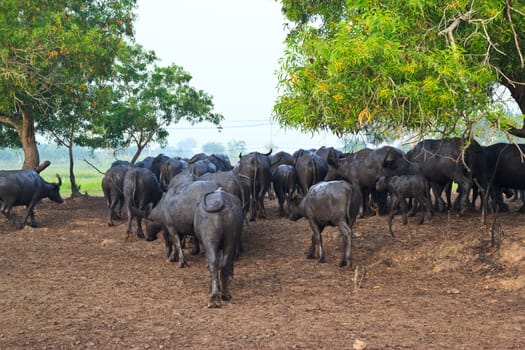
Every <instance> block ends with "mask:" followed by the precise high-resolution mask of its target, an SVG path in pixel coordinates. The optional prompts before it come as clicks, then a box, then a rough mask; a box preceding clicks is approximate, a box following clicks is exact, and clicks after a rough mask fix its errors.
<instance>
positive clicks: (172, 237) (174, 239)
mask: <svg viewBox="0 0 525 350" xmlns="http://www.w3.org/2000/svg"><path fill="white" fill-rule="evenodd" d="M168 235H169V237H170V241H171V242H173V245H174V249H175V250H176V252H173V253H172V254H177V255H178V261H179V267H186V266H188V264H187V263H186V259H185V258H184V252H183V251H182V247H181V244H180V236H179V234H178V232H176V231H175V229H173V228H172V227H168Z"/></svg>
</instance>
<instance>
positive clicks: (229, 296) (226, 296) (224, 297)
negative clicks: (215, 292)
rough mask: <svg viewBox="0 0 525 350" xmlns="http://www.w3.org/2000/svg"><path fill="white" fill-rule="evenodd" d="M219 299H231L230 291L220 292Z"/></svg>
mask: <svg viewBox="0 0 525 350" xmlns="http://www.w3.org/2000/svg"><path fill="white" fill-rule="evenodd" d="M221 299H222V300H224V301H228V300H231V299H232V296H231V295H230V293H226V294H222V295H221Z"/></svg>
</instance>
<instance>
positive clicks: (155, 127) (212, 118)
mask: <svg viewBox="0 0 525 350" xmlns="http://www.w3.org/2000/svg"><path fill="white" fill-rule="evenodd" d="M157 62H158V58H157V57H156V55H155V52H153V51H147V50H145V49H144V48H143V47H142V46H140V45H139V44H137V43H130V44H128V45H125V46H123V47H122V48H121V50H120V51H119V53H118V59H117V61H116V62H115V66H114V69H115V70H114V74H113V75H112V77H111V79H109V80H108V81H107V82H106V84H105V89H107V93H108V94H109V95H110V96H111V97H110V98H109V99H107V98H106V102H109V104H107V106H106V109H105V111H104V112H103V113H100V115H99V117H98V118H95V119H94V121H93V126H92V135H91V137H92V138H93V140H94V142H95V143H94V145H95V146H108V147H128V146H129V145H131V144H133V145H135V146H136V147H137V153H136V154H135V155H134V157H133V158H132V160H131V162H132V163H134V162H135V161H136V160H137V159H138V157H139V155H140V153H141V152H142V150H143V149H144V148H145V147H146V146H147V145H148V144H149V143H151V142H156V143H158V144H160V145H164V146H165V145H166V144H167V138H168V136H169V133H168V130H167V127H168V126H169V125H170V124H174V123H177V122H179V121H180V120H181V119H184V120H187V121H189V122H190V123H192V124H195V123H199V122H203V121H208V122H211V123H213V124H215V125H217V126H218V127H219V128H220V122H221V121H222V120H223V119H224V117H223V116H222V115H221V114H219V113H215V112H214V111H213V107H214V105H213V101H212V96H211V95H209V94H207V93H206V92H204V91H203V90H198V89H196V88H194V87H193V86H191V85H190V81H191V79H192V77H191V75H190V74H189V73H188V72H187V71H185V70H184V69H183V68H182V67H180V66H178V65H176V64H171V65H169V66H159V65H158V63H157ZM106 96H107V95H106Z"/></svg>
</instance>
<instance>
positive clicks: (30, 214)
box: [20, 201, 37, 228]
mask: <svg viewBox="0 0 525 350" xmlns="http://www.w3.org/2000/svg"><path fill="white" fill-rule="evenodd" d="M35 204H36V203H34V202H33V201H31V203H29V204H28V205H27V207H26V212H25V213H24V216H23V217H22V222H21V223H20V228H24V226H25V225H26V224H27V218H31V226H33V227H37V223H36V220H35V212H34V211H33V207H34V206H35Z"/></svg>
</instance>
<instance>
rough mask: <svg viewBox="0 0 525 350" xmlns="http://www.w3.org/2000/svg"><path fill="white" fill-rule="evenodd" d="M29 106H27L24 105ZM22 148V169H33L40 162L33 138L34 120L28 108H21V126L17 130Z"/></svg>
mask: <svg viewBox="0 0 525 350" xmlns="http://www.w3.org/2000/svg"><path fill="white" fill-rule="evenodd" d="M26 108H29V107H26ZM18 133H19V134H20V140H21V141H22V149H23V151H24V165H23V166H22V169H33V168H36V167H38V165H39V164H40V155H39V154H38V148H37V145H36V138H35V121H34V119H33V117H32V116H31V114H30V113H29V111H28V110H26V109H24V110H22V127H21V129H19V130H18Z"/></svg>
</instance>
